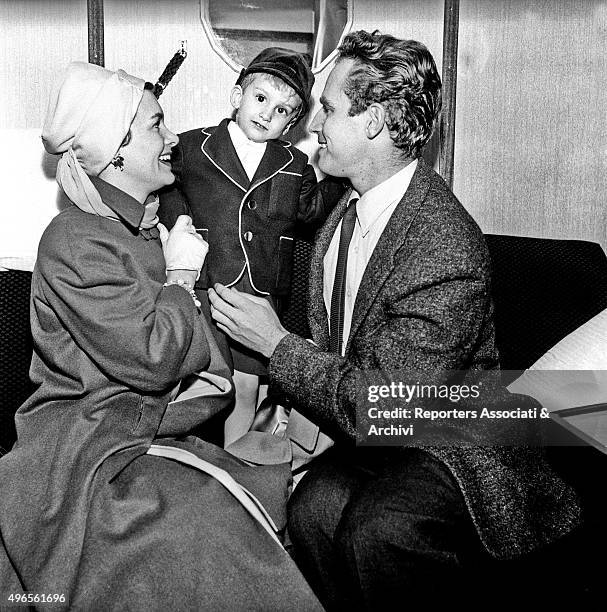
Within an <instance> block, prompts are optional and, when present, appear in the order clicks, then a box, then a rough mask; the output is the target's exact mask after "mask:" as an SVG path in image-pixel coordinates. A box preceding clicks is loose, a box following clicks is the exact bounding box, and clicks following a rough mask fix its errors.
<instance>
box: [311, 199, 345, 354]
mask: <svg viewBox="0 0 607 612" xmlns="http://www.w3.org/2000/svg"><path fill="white" fill-rule="evenodd" d="M351 193H352V190H351V189H349V190H348V191H347V192H346V193H345V194H344V195H343V196H342V198H341V200H340V201H339V202H338V204H337V206H335V208H334V209H333V210H332V211H331V214H330V215H329V217H328V218H327V220H326V221H325V223H324V224H323V226H322V227H321V228H320V230H318V233H317V235H316V240H315V242H314V248H313V250H312V257H311V261H310V291H309V304H308V312H309V313H310V316H309V317H308V318H309V320H308V324H309V326H310V331H311V332H312V338H313V339H314V341H315V342H316V344H318V346H320V347H321V348H323V349H328V346H329V323H328V313H327V309H326V307H325V301H324V297H323V289H324V262H323V260H324V257H325V254H326V252H327V250H328V249H329V245H330V244H331V239H332V238H333V234H334V233H335V230H336V229H337V226H338V225H339V222H340V221H341V218H342V217H343V216H344V213H345V212H346V208H347V206H348V202H349V200H350V194H351Z"/></svg>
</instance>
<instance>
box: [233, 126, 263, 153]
mask: <svg viewBox="0 0 607 612" xmlns="http://www.w3.org/2000/svg"><path fill="white" fill-rule="evenodd" d="M228 132H229V133H230V138H231V139H232V143H233V145H234V148H235V149H236V151H238V150H239V148H241V147H251V148H252V149H257V150H259V151H262V150H263V151H265V150H266V146H267V144H268V143H267V142H254V141H253V140H250V139H249V138H247V135H246V134H245V133H244V132H243V131H242V129H241V127H240V126H239V125H238V123H236V121H230V122H229V123H228Z"/></svg>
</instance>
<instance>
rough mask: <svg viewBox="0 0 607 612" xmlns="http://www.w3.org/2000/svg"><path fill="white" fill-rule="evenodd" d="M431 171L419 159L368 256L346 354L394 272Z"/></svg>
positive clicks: (420, 203) (422, 200) (357, 296)
mask: <svg viewBox="0 0 607 612" xmlns="http://www.w3.org/2000/svg"><path fill="white" fill-rule="evenodd" d="M429 172H430V169H429V168H428V167H427V166H426V164H425V163H424V162H423V160H422V159H421V158H420V159H419V161H418V163H417V168H416V169H415V173H414V174H413V177H412V178H411V183H410V184H409V187H408V189H407V191H406V193H405V195H404V196H403V198H402V200H401V201H400V202H399V203H398V204H397V206H396V209H395V210H394V213H393V214H392V216H391V217H390V220H389V221H388V223H387V225H386V227H385V229H384V231H383V233H382V235H381V236H380V238H379V242H378V243H377V246H376V247H375V249H374V251H373V254H372V255H371V258H370V259H369V263H368V264H367V267H366V269H365V273H364V274H363V277H362V280H361V283H360V286H359V288H358V293H357V294H356V300H355V302H354V311H353V313H352V324H351V326H350V335H349V337H348V342H347V345H346V354H347V352H348V351H349V350H350V343H351V339H352V338H353V337H354V336H355V334H356V332H357V331H358V328H359V327H360V325H361V323H362V321H363V320H364V318H365V316H366V315H367V313H368V312H369V309H370V308H371V306H372V304H373V302H374V301H375V299H376V297H377V294H378V293H379V291H380V289H381V287H382V286H383V284H384V283H385V281H386V279H387V278H388V276H389V275H390V273H391V272H392V270H393V268H394V256H395V255H396V252H397V251H398V250H399V249H400V248H401V247H402V245H403V244H404V243H405V241H406V239H407V233H408V232H409V228H410V226H411V222H412V221H413V219H414V218H415V216H416V214H417V212H418V211H419V209H420V207H421V205H422V204H423V202H424V200H425V198H426V195H427V193H428V189H429V184H428V176H429Z"/></svg>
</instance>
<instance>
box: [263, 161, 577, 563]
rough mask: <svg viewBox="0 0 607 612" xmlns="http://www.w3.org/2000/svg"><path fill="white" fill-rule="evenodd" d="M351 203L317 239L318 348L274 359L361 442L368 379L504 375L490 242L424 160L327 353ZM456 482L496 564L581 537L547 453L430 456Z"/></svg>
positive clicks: (302, 403)
mask: <svg viewBox="0 0 607 612" xmlns="http://www.w3.org/2000/svg"><path fill="white" fill-rule="evenodd" d="M347 200H348V194H346V196H345V197H344V198H343V199H342V201H341V202H340V203H339V204H338V206H337V207H336V208H335V210H334V211H333V212H332V214H331V215H330V216H329V218H328V219H327V222H326V223H325V225H324V226H323V227H322V228H321V229H320V231H319V232H318V234H317V237H316V243H315V247H314V251H313V255H312V261H311V271H310V303H309V325H310V329H311V332H312V338H313V340H314V342H315V344H316V346H314V345H313V344H311V343H310V342H307V341H306V340H304V339H303V338H300V337H298V336H295V335H293V334H290V335H288V336H286V337H285V338H283V340H281V342H280V343H279V345H278V346H277V348H276V350H275V352H274V354H273V356H272V358H271V361H270V378H271V380H272V383H273V384H274V385H275V386H276V387H277V389H278V390H279V391H281V392H283V393H285V394H286V395H287V397H288V398H289V399H290V400H291V401H293V402H295V403H296V404H297V405H298V409H299V411H300V412H301V413H302V414H303V415H304V416H306V417H308V418H309V419H310V420H312V421H313V422H315V423H316V424H317V425H319V426H320V427H321V429H322V430H323V431H325V432H326V433H327V434H329V435H331V436H333V437H335V439H336V440H337V441H338V443H339V441H340V440H341V441H342V443H343V442H344V438H347V439H348V440H349V442H350V443H351V442H352V441H353V440H354V439H355V436H356V404H355V401H356V376H357V372H361V371H368V370H384V371H394V370H409V371H418V372H424V373H426V374H428V375H429V376H434V379H435V380H436V381H437V383H438V384H440V383H441V381H444V380H445V372H446V371H448V370H462V369H471V370H484V369H490V368H495V367H497V352H496V349H495V344H494V336H495V332H494V324H493V305H492V300H491V296H490V263H489V255H488V251H487V247H486V245H485V242H484V239H483V236H482V233H481V231H480V229H479V228H478V226H477V225H476V223H475V222H474V220H473V219H472V218H471V217H470V215H469V214H468V213H467V212H466V211H465V210H464V208H463V207H462V206H461V204H460V203H459V202H458V201H457V199H456V198H455V196H454V195H453V194H452V192H451V191H450V190H449V188H448V187H447V185H446V184H445V183H444V181H443V180H442V179H441V178H440V177H439V176H438V175H437V174H436V173H435V172H434V171H433V170H432V169H431V168H430V167H429V166H427V165H426V164H425V163H424V162H423V161H422V160H421V159H420V160H419V163H418V167H417V169H416V171H415V173H414V175H413V178H412V180H411V184H410V186H409V188H408V190H407V192H406V194H405V196H404V197H403V199H402V200H401V202H400V203H399V204H398V206H397V208H396V210H395V211H394V214H393V215H392V217H391V219H390V221H389V222H388V225H387V226H386V228H385V230H384V232H383V234H382V236H381V238H380V240H379V242H378V244H377V247H376V248H375V251H374V252H373V255H372V257H371V259H370V261H369V263H368V266H367V269H366V271H365V273H364V276H363V278H362V281H361V284H360V288H359V290H358V294H357V297H356V302H355V305H354V312H353V316H352V327H351V332H350V336H349V338H348V342H347V346H346V353H345V357H341V356H339V355H337V354H334V353H330V352H328V344H329V342H328V339H329V330H328V323H327V312H326V309H325V305H324V301H323V257H324V255H325V253H326V251H327V248H328V246H329V243H330V241H331V237H332V236H333V233H334V231H335V229H336V227H337V225H338V223H339V220H340V219H341V217H342V216H343V213H344V211H345V207H346V204H347ZM427 450H428V451H429V452H431V453H432V454H433V455H435V456H436V457H437V458H438V459H439V460H441V461H443V462H444V463H445V464H446V465H447V467H448V468H449V469H450V471H451V472H452V474H453V476H454V478H455V480H456V481H457V482H458V484H459V486H460V488H461V490H462V493H463V495H464V498H465V500H466V503H467V506H468V509H469V511H470V514H471V516H472V519H473V521H474V524H475V526H476V528H477V531H478V533H479V536H480V538H481V540H482V542H483V543H484V545H485V547H486V548H487V550H488V551H489V552H490V553H491V554H492V555H493V556H495V557H499V558H509V557H514V556H516V555H519V554H522V553H524V552H527V551H530V550H533V549H534V548H536V547H537V546H539V545H541V544H543V543H546V542H549V541H552V540H554V539H556V538H558V537H559V536H560V535H562V534H564V533H566V532H568V531H569V530H571V529H572V528H573V527H574V526H575V525H576V524H577V523H578V521H579V514H580V509H579V505H578V503H577V499H576V496H575V494H574V493H573V491H572V490H571V489H570V488H569V487H568V486H567V485H566V484H565V483H564V482H563V481H561V480H560V479H559V478H558V477H557V476H556V475H555V474H554V473H553V472H552V470H551V469H550V468H549V466H548V465H547V463H546V462H545V460H544V458H543V455H542V452H541V450H540V449H539V448H527V447H519V448H512V447H504V446H494V447H488V446H468V447H466V448H463V447H461V446H460V447H455V446H451V447H447V446H443V447H432V448H428V449H427Z"/></svg>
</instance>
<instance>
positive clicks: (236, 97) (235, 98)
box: [230, 85, 243, 109]
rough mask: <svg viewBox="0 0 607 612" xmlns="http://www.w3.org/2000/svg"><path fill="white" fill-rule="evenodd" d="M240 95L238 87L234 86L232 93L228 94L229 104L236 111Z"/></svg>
mask: <svg viewBox="0 0 607 612" xmlns="http://www.w3.org/2000/svg"><path fill="white" fill-rule="evenodd" d="M242 94H243V91H242V87H241V86H240V85H234V87H232V91H231V92H230V104H231V105H232V106H233V107H234V108H236V109H239V108H240V103H241V102H242Z"/></svg>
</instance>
